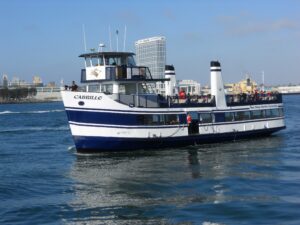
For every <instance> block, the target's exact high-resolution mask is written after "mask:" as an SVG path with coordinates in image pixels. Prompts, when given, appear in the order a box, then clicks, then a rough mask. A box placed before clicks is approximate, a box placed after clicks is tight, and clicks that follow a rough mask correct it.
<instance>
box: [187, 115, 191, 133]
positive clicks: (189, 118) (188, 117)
mask: <svg viewBox="0 0 300 225" xmlns="http://www.w3.org/2000/svg"><path fill="white" fill-rule="evenodd" d="M186 121H187V124H188V132H189V134H190V133H191V125H192V116H191V114H189V113H188V114H187V117H186Z"/></svg>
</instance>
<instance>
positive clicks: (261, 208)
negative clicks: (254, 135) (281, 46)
mask: <svg viewBox="0 0 300 225" xmlns="http://www.w3.org/2000/svg"><path fill="white" fill-rule="evenodd" d="M284 102H285V112H286V124H287V129H286V130H283V131H281V132H279V133H277V134H276V135H273V136H271V137H267V138H261V139H256V140H243V141H237V142H227V143H218V144H209V145H201V146H195V147H187V148H178V149H165V150H159V149H153V150H152V151H137V152H134V153H104V154H100V155H78V154H76V151H75V149H74V146H73V140H72V137H71V135H70V131H69V127H68V124H67V118H66V115H65V112H64V110H63V106H62V104H61V103H49V104H21V105H0V224H203V225H209V224H210V225H212V224H214V225H215V224H300V147H299V145H300V144H299V143H300V132H299V131H300V104H299V103H300V96H286V97H284Z"/></svg>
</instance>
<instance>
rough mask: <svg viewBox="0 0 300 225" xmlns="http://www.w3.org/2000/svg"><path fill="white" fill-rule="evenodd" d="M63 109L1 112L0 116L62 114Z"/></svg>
mask: <svg viewBox="0 0 300 225" xmlns="http://www.w3.org/2000/svg"><path fill="white" fill-rule="evenodd" d="M64 111H65V110H64V109H53V110H37V111H24V112H14V111H9V110H6V111H2V112H0V115H5V114H39V113H53V112H64Z"/></svg>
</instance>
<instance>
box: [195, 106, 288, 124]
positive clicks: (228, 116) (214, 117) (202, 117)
mask: <svg viewBox="0 0 300 225" xmlns="http://www.w3.org/2000/svg"><path fill="white" fill-rule="evenodd" d="M280 116H283V109H282V108H278V109H266V110H253V111H238V112H225V113H200V114H199V121H200V122H201V123H213V122H216V123H218V122H231V121H242V120H251V119H263V118H274V117H280Z"/></svg>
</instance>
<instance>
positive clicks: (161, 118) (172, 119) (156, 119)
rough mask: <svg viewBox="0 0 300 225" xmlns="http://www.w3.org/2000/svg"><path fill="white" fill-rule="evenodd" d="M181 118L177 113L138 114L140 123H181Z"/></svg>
mask: <svg viewBox="0 0 300 225" xmlns="http://www.w3.org/2000/svg"><path fill="white" fill-rule="evenodd" d="M179 122H180V118H179V115H177V114H165V115H163V114H153V115H138V116H137V123H138V124H139V125H164V124H166V125H174V124H179Z"/></svg>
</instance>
